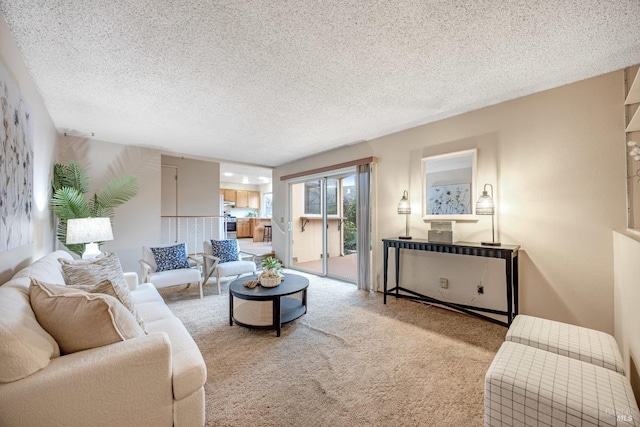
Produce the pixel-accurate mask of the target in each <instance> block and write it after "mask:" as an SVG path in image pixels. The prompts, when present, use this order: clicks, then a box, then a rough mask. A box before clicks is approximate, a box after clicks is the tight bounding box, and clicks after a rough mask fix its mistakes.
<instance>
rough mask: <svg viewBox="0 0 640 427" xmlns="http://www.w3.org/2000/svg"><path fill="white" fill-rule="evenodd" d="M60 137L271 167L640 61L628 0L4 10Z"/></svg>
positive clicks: (256, 0) (638, 4)
mask: <svg viewBox="0 0 640 427" xmlns="http://www.w3.org/2000/svg"><path fill="white" fill-rule="evenodd" d="M0 11H1V12H2V14H3V15H4V16H5V18H6V20H7V22H8V24H9V26H10V28H11V30H12V32H13V34H14V37H15V39H16V41H17V43H18V46H19V48H20V49H21V52H22V54H23V56H24V60H25V62H26V64H27V67H28V69H29V70H30V72H31V74H32V75H33V79H34V81H35V82H36V84H37V86H38V88H39V90H40V93H41V94H42V97H43V99H44V102H45V104H46V106H47V108H48V109H49V112H50V113H51V116H52V118H53V121H54V122H55V125H56V126H57V127H58V129H60V130H61V131H65V130H66V131H69V132H77V133H86V134H91V133H94V134H95V139H99V140H104V141H110V142H116V143H122V144H134V145H141V146H148V147H155V148H159V149H164V150H169V151H172V152H178V153H183V154H185V155H189V154H190V155H195V156H207V157H212V158H219V159H226V160H230V161H235V162H244V163H250V164H258V165H266V166H277V165H280V164H283V163H286V162H289V161H292V160H295V159H298V158H301V157H305V156H309V155H311V154H314V153H318V152H321V151H326V150H329V149H331V148H335V147H338V146H342V145H346V144H352V143H356V142H360V141H364V140H369V139H372V138H375V137H378V136H382V135H385V134H388V133H392V132H395V131H398V130H402V129H406V128H409V127H413V126H416V125H418V124H423V123H428V122H431V121H434V120H438V119H441V118H444V117H449V116H453V115H456V114H459V113H462V112H466V111H470V110H474V109H477V108H480V107H483V106H486V105H491V104H495V103H498V102H501V101H504V100H508V99H513V98H516V97H519V96H522V95H526V94H529V93H533V92H538V91H540V90H544V89H548V88H551V87H556V86H559V85H562V84H566V83H570V82H573V81H577V80H580V79H584V78H588V77H592V76H595V75H599V74H602V73H605V72H609V71H613V70H617V69H620V68H623V67H625V66H628V65H633V64H636V63H639V62H640V1H638V0H538V1H531V0H510V1H505V0H476V1H463V0H414V1H410V0H405V1H401V0H399V1H375V2H374V1H366V0H362V1H354V0H339V1H313V0H297V1H273V2H266V1H263V0H236V1H210V0H209V1H207V0H111V1H97V0H93V1H90V0H84V1H81V0H78V1H64V0H57V1H41V0H0Z"/></svg>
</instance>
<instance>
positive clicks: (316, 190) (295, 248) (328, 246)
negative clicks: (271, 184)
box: [289, 168, 358, 283]
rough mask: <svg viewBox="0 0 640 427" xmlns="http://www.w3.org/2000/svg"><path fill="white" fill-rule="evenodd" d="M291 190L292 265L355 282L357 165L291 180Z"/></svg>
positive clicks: (299, 268) (303, 269) (356, 268)
mask: <svg viewBox="0 0 640 427" xmlns="http://www.w3.org/2000/svg"><path fill="white" fill-rule="evenodd" d="M289 189H290V198H289V200H290V201H291V206H290V209H291V219H292V222H291V224H292V226H291V231H290V238H291V240H290V241H291V252H290V253H291V260H290V265H291V266H292V268H294V269H297V270H302V271H306V272H309V273H313V274H317V275H320V276H328V277H333V278H337V279H341V280H344V281H348V282H353V283H356V281H357V271H358V262H357V261H358V259H357V257H358V253H357V252H358V248H357V241H358V239H357V223H356V204H357V186H356V179H355V168H349V169H347V170H343V171H341V172H340V173H333V174H331V175H328V176H324V177H321V178H313V179H307V180H305V181H302V182H296V183H291V184H290V186H289Z"/></svg>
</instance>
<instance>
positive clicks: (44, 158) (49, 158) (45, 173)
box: [0, 14, 58, 284]
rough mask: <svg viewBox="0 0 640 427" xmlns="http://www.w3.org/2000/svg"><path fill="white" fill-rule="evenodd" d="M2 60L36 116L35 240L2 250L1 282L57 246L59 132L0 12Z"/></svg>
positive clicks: (34, 127)
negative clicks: (54, 208) (54, 201)
mask: <svg viewBox="0 0 640 427" xmlns="http://www.w3.org/2000/svg"><path fill="white" fill-rule="evenodd" d="M0 62H1V63H2V65H3V66H4V68H5V69H6V70H7V71H8V72H9V75H10V76H11V78H12V79H13V82H14V83H15V84H16V86H17V87H18V89H19V90H20V92H21V94H22V97H23V98H24V99H25V101H26V103H27V105H28V106H29V108H30V109H31V114H32V118H33V153H34V156H33V157H34V158H33V162H34V165H33V166H34V167H33V169H34V177H33V194H34V200H33V243H30V244H27V245H23V246H21V247H19V248H15V249H12V250H10V251H7V252H3V253H0V284H2V283H4V282H6V281H7V280H9V279H10V278H11V276H13V274H14V273H15V272H16V271H17V270H19V269H20V268H23V267H26V266H27V265H28V264H29V263H31V261H34V260H36V259H38V258H40V257H42V256H44V255H46V254H47V253H48V252H50V251H51V250H52V249H53V245H54V240H55V237H54V220H53V215H52V214H51V211H50V209H49V192H50V187H51V176H52V171H53V164H54V163H55V159H56V156H57V150H58V133H57V131H56V128H55V126H54V125H53V121H52V120H51V117H50V116H49V112H48V111H47V109H46V107H45V105H44V102H43V100H42V98H41V97H40V94H39V93H38V89H37V88H36V85H35V84H34V82H33V81H32V80H31V76H30V74H29V71H28V70H27V67H26V65H25V64H24V61H23V59H22V55H21V54H20V52H19V51H18V47H17V45H16V43H15V41H14V39H13V35H12V34H11V32H10V30H9V27H8V25H7V23H6V21H5V19H4V16H3V15H1V14H0Z"/></svg>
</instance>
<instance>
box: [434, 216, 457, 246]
mask: <svg viewBox="0 0 640 427" xmlns="http://www.w3.org/2000/svg"><path fill="white" fill-rule="evenodd" d="M454 224H455V222H454V221H437V222H432V223H431V230H429V232H428V235H429V242H433V243H453V229H454Z"/></svg>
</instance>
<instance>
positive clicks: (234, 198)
mask: <svg viewBox="0 0 640 427" xmlns="http://www.w3.org/2000/svg"><path fill="white" fill-rule="evenodd" d="M220 191H221V192H224V201H225V202H235V204H234V207H235V208H250V209H260V192H259V191H248V190H229V189H222V190H220Z"/></svg>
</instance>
